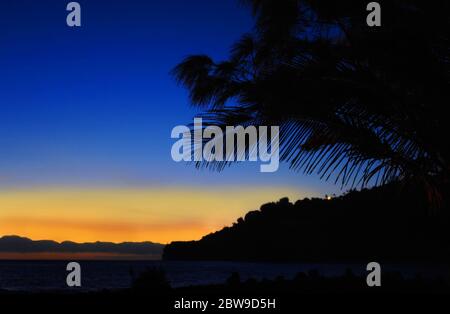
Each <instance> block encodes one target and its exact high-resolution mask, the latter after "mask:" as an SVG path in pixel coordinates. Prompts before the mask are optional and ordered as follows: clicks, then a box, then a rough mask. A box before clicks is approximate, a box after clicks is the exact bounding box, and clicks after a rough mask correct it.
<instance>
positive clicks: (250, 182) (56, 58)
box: [0, 0, 340, 243]
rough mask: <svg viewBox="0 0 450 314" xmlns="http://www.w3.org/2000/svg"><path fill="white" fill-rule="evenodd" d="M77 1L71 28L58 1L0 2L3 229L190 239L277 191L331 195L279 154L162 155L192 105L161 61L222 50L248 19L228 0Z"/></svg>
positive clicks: (79, 236)
mask: <svg viewBox="0 0 450 314" xmlns="http://www.w3.org/2000/svg"><path fill="white" fill-rule="evenodd" d="M79 2H80V4H81V8H82V27H81V28H78V29H73V28H69V27H67V26H66V23H65V19H66V15H67V12H66V10H65V5H66V4H67V1H49V0H44V1H42V0H41V1H32V0H17V1H12V0H7V1H1V3H0V42H1V49H0V68H1V69H2V70H1V73H2V74H1V75H0V236H2V235H10V234H16V235H20V236H26V237H29V238H31V239H52V240H56V241H63V240H72V241H78V242H80V241H96V240H102V241H113V242H122V241H144V240H149V241H154V242H161V243H167V242H170V241H173V240H191V239H198V238H200V237H201V236H202V235H205V234H206V233H208V232H211V231H214V230H217V229H218V228H221V227H223V226H225V225H229V224H231V223H232V222H233V221H235V220H236V219H237V218H238V217H239V216H242V215H244V214H245V213H246V212H247V211H249V210H253V209H258V208H259V206H260V205H261V204H262V203H264V202H268V201H276V200H277V199H279V198H280V197H283V196H289V197H290V198H291V199H293V200H296V199H299V198H302V197H305V196H323V195H324V194H326V193H328V194H330V193H340V192H339V190H338V188H337V187H335V186H334V185H333V184H332V183H331V182H330V183H324V182H322V181H320V180H319V179H318V178H317V177H316V176H310V177H306V176H304V175H302V174H299V173H295V172H291V171H289V169H287V168H288V167H287V165H281V167H280V169H279V171H277V172H275V173H260V172H259V164H258V163H243V164H237V165H233V166H232V167H230V168H228V169H225V170H224V171H223V172H221V173H217V172H211V171H209V170H196V169H195V167H193V166H192V165H186V164H183V163H175V162H174V161H172V159H171V156H170V149H171V146H172V144H173V143H174V140H172V139H171V138H170V132H171V130H172V128H173V127H175V126H177V125H180V124H189V123H192V121H193V117H194V116H195V113H196V112H197V111H196V110H194V109H193V108H191V107H189V104H188V99H187V93H186V91H185V90H184V89H183V88H182V87H179V86H177V84H176V83H175V82H174V79H173V78H172V77H171V76H170V75H169V72H170V70H171V69H172V68H173V67H174V66H175V65H176V64H177V63H179V62H180V61H181V60H182V59H183V58H184V57H185V56H187V55H189V54H208V55H210V56H213V57H214V58H218V59H224V58H226V56H227V53H228V51H229V47H230V45H231V44H232V43H233V42H234V41H235V40H236V39H238V38H239V37H240V35H242V34H243V33H245V32H247V31H249V30H251V27H252V19H251V16H250V12H249V11H248V10H246V9H244V8H242V7H241V6H240V5H239V4H238V1H210V0H193V1H185V0H173V1H140V0H131V1H115V0H110V1H99V0H95V1H94V0H89V1H79ZM125 4H126V5H125Z"/></svg>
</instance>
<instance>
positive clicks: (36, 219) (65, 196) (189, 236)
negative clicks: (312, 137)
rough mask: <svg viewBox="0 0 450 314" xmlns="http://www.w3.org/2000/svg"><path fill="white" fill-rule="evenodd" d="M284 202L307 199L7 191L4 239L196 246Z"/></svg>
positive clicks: (291, 193) (239, 192)
mask: <svg viewBox="0 0 450 314" xmlns="http://www.w3.org/2000/svg"><path fill="white" fill-rule="evenodd" d="M309 195H310V194H309ZM284 196H288V197H290V199H291V200H297V199H299V198H302V197H305V196H306V195H305V194H303V193H300V192H299V191H295V190H294V189H292V188H286V187H273V188H268V187H264V188H245V187H221V188H201V187H195V188H183V187H167V188H91V189H87V188H85V189H83V188H39V189H15V190H3V191H0V237H1V236H3V235H19V236H24V237H28V238H31V239H33V240H41V239H50V240H55V241H58V242H61V241H66V240H70V241H75V242H95V241H109V242H125V241H133V242H141V241H152V242H159V243H169V242H171V241H183V240H196V239H200V238H201V237H202V236H204V235H206V234H207V233H209V232H212V231H216V230H218V229H221V228H222V227H224V226H226V225H231V224H232V223H233V222H234V221H236V219H237V218H239V217H241V216H243V215H245V213H246V212H248V211H250V210H255V209H258V208H259V206H260V205H261V204H263V203H265V202H269V201H276V200H278V199H279V198H281V197H284ZM0 258H1V255H0Z"/></svg>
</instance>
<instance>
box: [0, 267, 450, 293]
mask: <svg viewBox="0 0 450 314" xmlns="http://www.w3.org/2000/svg"><path fill="white" fill-rule="evenodd" d="M66 265H67V262H64V261H0V289H6V290H20V291H41V290H67V289H69V288H68V287H67V286H66V276H67V274H68V272H67V271H66ZM80 265H81V277H82V289H84V290H101V289H117V288H127V287H129V286H130V283H131V281H132V278H133V275H134V276H136V275H138V274H139V273H140V272H142V271H144V270H145V269H147V268H149V267H155V266H156V267H162V268H163V269H164V270H165V271H166V274H167V277H168V279H169V281H170V284H171V285H172V286H173V287H179V286H188V285H199V284H211V283H223V282H224V281H225V280H226V279H227V278H228V277H229V276H230V275H231V273H233V272H238V273H239V274H240V276H241V279H242V280H246V279H248V278H255V279H263V278H267V279H274V278H276V277H277V276H283V277H284V278H286V279H291V278H293V277H294V276H295V275H296V274H297V273H299V272H307V271H309V270H313V269H315V270H318V271H319V272H320V274H321V275H323V276H339V275H342V274H344V272H345V270H346V269H348V268H350V269H351V270H352V271H353V273H355V274H357V275H362V274H365V273H366V270H365V267H366V265H363V264H272V263H234V262H162V261H81V262H80ZM382 267H383V268H382V270H383V271H401V272H402V274H403V275H404V276H405V277H409V276H415V274H417V273H420V274H421V275H422V276H424V277H430V278H434V277H437V276H441V277H445V278H447V280H448V279H449V272H448V266H433V267H431V266H405V265H402V266H399V265H397V266H396V265H390V266H382Z"/></svg>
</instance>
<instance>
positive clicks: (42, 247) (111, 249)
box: [0, 235, 164, 258]
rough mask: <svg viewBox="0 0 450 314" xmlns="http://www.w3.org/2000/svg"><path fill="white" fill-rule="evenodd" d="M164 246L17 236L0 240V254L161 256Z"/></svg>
mask: <svg viewBox="0 0 450 314" xmlns="http://www.w3.org/2000/svg"><path fill="white" fill-rule="evenodd" d="M163 248H164V245H163V244H160V243H153V242H123V243H111V242H91V243H76V242H71V241H64V242H61V243H59V242H56V241H52V240H31V239H28V238H24V237H19V236H15V235H11V236H3V237H1V238H0V253H112V254H124V255H148V256H154V257H155V258H158V257H160V256H161V253H162V250H163Z"/></svg>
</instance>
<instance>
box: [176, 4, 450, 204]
mask: <svg viewBox="0 0 450 314" xmlns="http://www.w3.org/2000/svg"><path fill="white" fill-rule="evenodd" d="M243 2H244V3H245V4H246V5H249V6H250V7H251V8H252V11H253V15H254V17H255V28H254V31H253V32H252V33H250V34H245V35H243V36H242V38H241V39H240V40H239V41H237V42H236V43H235V44H234V45H233V46H232V48H231V51H230V55H229V58H228V60H226V61H222V62H215V61H214V60H212V59H211V58H210V57H208V56H205V55H193V56H189V57H187V58H186V59H185V60H183V61H182V62H181V63H180V64H179V65H177V66H176V67H175V68H174V70H173V72H172V73H173V75H174V76H175V77H176V79H177V81H178V82H179V83H180V84H182V85H183V86H185V87H186V88H187V89H188V90H189V92H190V100H191V102H192V104H193V105H195V106H199V107H202V108H204V112H203V113H202V117H203V119H204V121H206V124H205V125H208V124H214V125H219V126H222V127H224V126H226V125H255V126H259V125H279V126H280V151H281V155H280V158H281V160H284V161H286V162H288V163H290V167H291V168H292V169H294V170H302V171H304V172H305V173H308V174H311V173H314V172H316V173H318V174H319V175H320V176H321V178H326V179H328V178H330V177H333V178H334V179H335V182H336V183H340V184H341V185H342V186H349V185H350V186H352V187H356V186H362V187H364V186H367V185H368V184H375V185H376V184H384V183H387V182H390V181H393V180H399V179H402V180H405V181H407V180H408V181H414V182H420V183H421V184H423V185H424V186H425V187H426V188H427V189H426V190H427V192H428V194H429V197H430V199H434V200H436V199H438V197H439V186H440V185H441V184H442V182H448V178H449V163H448V162H449V151H450V150H449V149H448V141H447V140H446V139H445V135H446V134H449V123H448V118H447V116H446V109H445V108H443V107H444V106H443V105H446V104H449V103H450V102H449V38H450V36H449V32H450V19H449V18H448V16H447V14H448V12H449V11H450V10H449V9H450V8H449V4H448V1H433V2H426V1H415V0H395V1H379V2H380V3H381V7H382V26H381V27H369V26H367V24H366V16H367V14H368V12H367V11H366V5H367V1H355V0H345V1H326V0H284V1H277V0H246V1H243ZM228 163H229V162H227V161H223V162H222V161H213V162H198V163H197V166H198V167H203V166H206V167H210V168H213V169H218V170H221V169H223V168H224V167H225V166H226V165H228Z"/></svg>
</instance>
